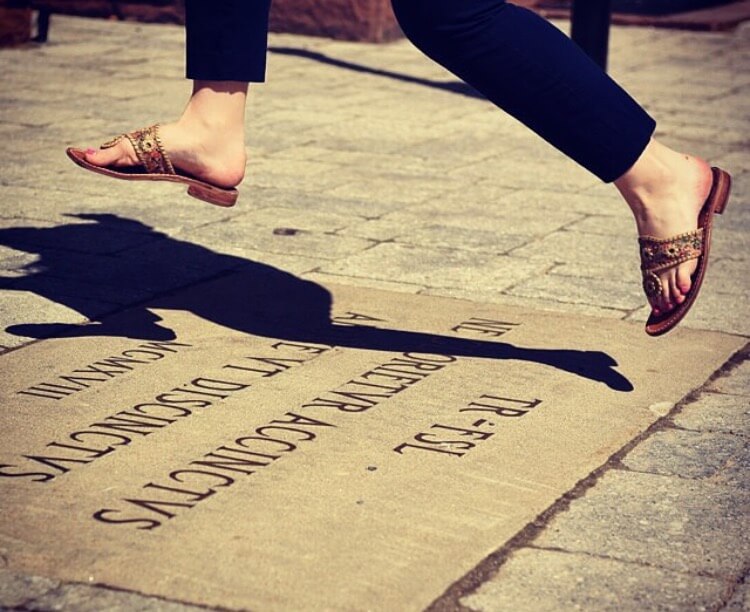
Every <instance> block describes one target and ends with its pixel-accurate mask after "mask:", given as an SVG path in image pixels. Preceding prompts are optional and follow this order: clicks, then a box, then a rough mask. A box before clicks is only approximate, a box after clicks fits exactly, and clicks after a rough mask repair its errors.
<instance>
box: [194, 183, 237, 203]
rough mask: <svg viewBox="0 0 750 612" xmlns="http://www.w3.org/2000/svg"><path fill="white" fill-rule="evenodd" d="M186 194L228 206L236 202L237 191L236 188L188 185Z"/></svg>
mask: <svg viewBox="0 0 750 612" xmlns="http://www.w3.org/2000/svg"><path fill="white" fill-rule="evenodd" d="M187 192H188V195H190V196H193V197H194V198H197V199H199V200H203V201H204V202H208V203H209V204H214V205H215V206H224V207H227V208H228V207H230V206H234V205H235V203H236V202H237V195H238V192H237V190H236V189H221V188H219V187H212V186H210V185H196V184H193V185H190V187H188V190H187Z"/></svg>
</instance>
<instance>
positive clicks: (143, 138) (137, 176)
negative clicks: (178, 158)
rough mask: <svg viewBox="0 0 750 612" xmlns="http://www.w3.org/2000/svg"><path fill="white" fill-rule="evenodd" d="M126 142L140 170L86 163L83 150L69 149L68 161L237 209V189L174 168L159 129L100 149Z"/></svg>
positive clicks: (140, 132) (154, 127) (137, 133)
mask: <svg viewBox="0 0 750 612" xmlns="http://www.w3.org/2000/svg"><path fill="white" fill-rule="evenodd" d="M123 138H125V139H127V140H128V141H130V144H131V145H133V149H134V150H135V154H136V156H137V157H138V161H139V162H140V164H139V165H137V166H132V167H122V168H120V167H118V168H114V167H111V166H96V165H94V164H92V163H91V162H89V161H88V160H87V159H86V152H85V151H83V150H81V149H75V148H72V147H69V148H68V149H66V150H65V152H66V153H67V154H68V157H70V159H72V160H73V161H74V162H75V163H76V164H78V165H79V166H81V168H85V169H86V170H91V172H96V173H97V174H103V175H105V176H111V177H113V178H118V179H123V180H126V181H171V182H173V183H182V184H184V185H187V186H188V190H187V192H188V195H191V196H193V197H194V198H198V199H199V200H203V201H204V202H208V203H209V204H215V205H216V206H234V204H235V202H236V201H237V195H238V191H237V190H236V189H234V188H225V187H218V186H217V185H212V184H211V183H207V182H206V181H202V180H200V179H198V178H195V177H194V176H190V175H189V174H187V173H184V172H180V171H179V170H177V169H175V167H174V166H173V165H172V162H171V160H170V159H169V155H168V154H167V151H166V150H165V149H164V146H163V145H162V143H161V138H159V125H158V124H157V125H152V126H151V127H147V128H143V129H142V130H136V131H134V132H130V133H129V134H121V135H119V136H117V137H115V138H113V139H112V140H110V141H109V142H105V143H104V144H103V145H102V146H101V148H102V149H108V148H110V147H114V146H115V145H116V144H117V143H119V142H120V141H121V140H122V139H123Z"/></svg>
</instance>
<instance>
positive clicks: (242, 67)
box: [185, 0, 271, 82]
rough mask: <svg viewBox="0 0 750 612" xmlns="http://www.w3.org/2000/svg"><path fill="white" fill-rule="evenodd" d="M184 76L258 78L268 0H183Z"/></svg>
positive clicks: (265, 42)
mask: <svg viewBox="0 0 750 612" xmlns="http://www.w3.org/2000/svg"><path fill="white" fill-rule="evenodd" d="M185 5H186V6H185V12H186V30H187V77H188V78H189V79H198V80H206V81H247V82H262V81H263V80H264V79H265V71H266V48H267V45H268V12H269V8H270V6H271V0H216V1H215V2H209V1H208V0H186V2H185Z"/></svg>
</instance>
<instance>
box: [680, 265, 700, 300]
mask: <svg viewBox="0 0 750 612" xmlns="http://www.w3.org/2000/svg"><path fill="white" fill-rule="evenodd" d="M695 267H696V263H695V262H694V261H689V262H686V263H684V264H682V265H681V266H679V267H678V268H677V275H676V276H677V287H678V289H679V290H680V292H681V293H682V294H683V295H687V294H688V292H689V291H690V287H691V286H692V284H693V282H692V279H691V277H692V275H693V272H695Z"/></svg>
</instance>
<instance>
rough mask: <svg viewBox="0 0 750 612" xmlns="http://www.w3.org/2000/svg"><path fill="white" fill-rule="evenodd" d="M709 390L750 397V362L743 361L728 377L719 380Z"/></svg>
mask: <svg viewBox="0 0 750 612" xmlns="http://www.w3.org/2000/svg"><path fill="white" fill-rule="evenodd" d="M708 388H709V389H710V390H712V391H719V392H721V393H732V394H736V395H750V361H743V362H742V364H740V365H739V366H737V367H736V368H734V369H733V370H732V371H731V372H730V374H729V375H728V376H722V377H720V378H717V379H716V380H715V381H713V382H712V383H711V384H710V385H709V386H708Z"/></svg>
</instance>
